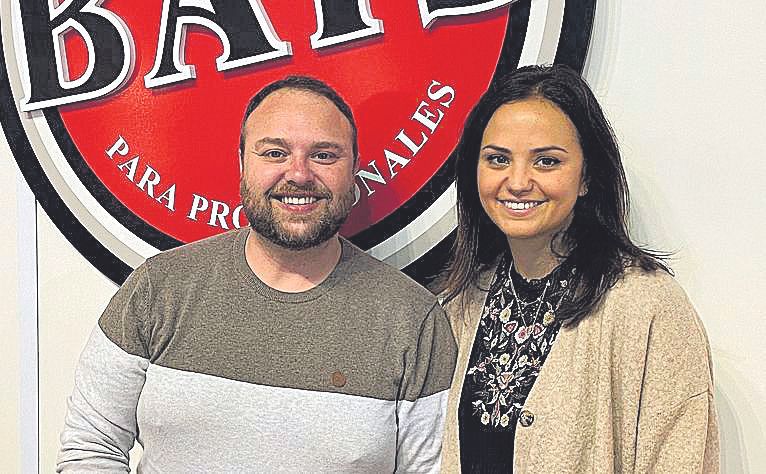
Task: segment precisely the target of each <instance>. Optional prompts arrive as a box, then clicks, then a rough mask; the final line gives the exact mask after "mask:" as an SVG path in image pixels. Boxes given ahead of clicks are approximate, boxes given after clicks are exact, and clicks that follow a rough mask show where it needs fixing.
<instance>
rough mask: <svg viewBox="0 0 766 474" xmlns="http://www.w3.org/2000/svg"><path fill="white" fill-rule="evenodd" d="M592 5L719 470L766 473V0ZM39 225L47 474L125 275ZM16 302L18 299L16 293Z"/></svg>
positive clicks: (636, 223) (2, 448)
mask: <svg viewBox="0 0 766 474" xmlns="http://www.w3.org/2000/svg"><path fill="white" fill-rule="evenodd" d="M598 4H599V5H598V10H597V21H596V27H595V32H594V37H593V42H592V46H591V51H590V55H589V61H588V63H587V66H586V71H585V75H586V78H587V79H588V80H589V82H590V83H591V85H592V86H593V88H594V90H595V91H596V93H597V95H598V96H599V98H600V99H601V101H602V103H603V105H604V107H605V109H606V112H607V115H608V116H609V117H610V119H611V121H612V123H613V125H614V127H615V129H616V130H617V134H618V137H619V139H620V142H621V144H622V149H623V152H624V156H625V162H626V167H627V170H628V175H629V181H630V184H631V187H632V191H633V196H632V197H633V199H632V201H633V211H634V214H633V216H632V219H631V222H632V225H633V232H634V235H635V236H636V237H637V238H638V239H639V240H640V241H641V242H644V243H646V244H649V245H651V246H653V247H658V248H662V249H667V250H675V251H677V253H676V257H675V259H674V261H673V266H674V268H675V269H676V273H677V277H678V279H679V280H680V281H681V283H682V284H683V285H684V287H685V288H686V289H687V291H688V293H689V295H690V297H691V299H692V300H693V301H694V303H695V305H696V306H697V308H698V310H699V312H700V315H701V317H702V319H703V321H704V322H705V324H706V326H707V329H708V334H709V336H710V342H711V345H712V348H713V358H714V363H715V371H716V387H717V397H718V398H717V403H718V410H719V415H720V418H721V429H722V447H723V472H725V473H740V472H743V473H760V472H766V450H764V449H763V448H764V447H766V435H765V434H764V433H765V428H764V427H766V371H764V369H763V367H766V350H764V349H763V348H762V344H763V341H764V340H766V323H764V322H762V320H763V318H764V317H765V316H766V311H764V309H763V308H764V306H763V304H762V300H761V298H759V296H760V295H763V294H766V276H764V273H763V272H762V271H761V267H762V266H763V265H764V264H765V263H766V258H765V257H766V255H764V254H765V253H766V252H765V251H764V250H762V248H763V247H762V245H763V244H762V242H765V241H766V219H765V218H766V211H764V205H766V199H764V197H763V194H762V190H761V189H762V183H763V182H764V181H766V158H764V157H766V138H764V137H763V132H762V130H763V128H764V126H763V124H764V119H763V113H764V111H765V109H766V74H765V73H766V62H765V61H764V59H762V58H763V54H762V49H763V44H764V43H766V41H764V40H766V34H764V33H763V28H762V24H763V18H766V3H764V2H762V1H761V0H741V1H739V2H736V3H735V4H726V3H719V2H707V5H708V6H705V5H703V2H699V1H692V0H677V1H674V2H667V1H660V0H643V1H635V0H633V1H628V0H598ZM758 132H761V133H758ZM1 158H3V160H1V161H3V164H2V165H0V185H2V187H3V189H8V187H9V186H12V184H9V183H13V182H15V181H14V180H15V177H13V176H12V174H13V173H14V171H13V167H12V166H8V165H7V163H6V162H7V160H5V158H6V157H5V156H2V157H1ZM11 194H13V193H11ZM8 199H10V201H9V200H8ZM15 209H16V203H15V201H14V200H13V196H11V198H7V197H6V196H3V198H2V200H0V212H1V213H2V214H0V218H2V219H3V222H4V223H7V222H10V223H11V227H13V215H14V212H16V211H15ZM37 225H38V228H39V229H38V239H37V246H38V248H39V256H38V258H39V261H40V273H39V294H40V298H39V301H40V314H39V326H40V336H39V337H40V343H41V349H40V406H41V415H40V433H41V434H40V459H41V471H42V472H50V471H51V467H52V465H53V462H54V461H53V460H54V458H55V451H56V444H57V434H58V431H59V430H60V427H61V423H62V419H63V412H64V404H65V398H66V396H67V395H68V393H69V392H70V390H71V383H72V382H71V381H72V372H73V367H74V363H75V360H76V357H77V354H78V353H79V351H80V349H81V347H82V344H83V342H84V340H85V338H86V337H87V334H88V332H89V330H90V327H91V326H92V325H93V324H94V323H95V321H96V319H97V317H98V315H99V313H100V311H101V309H102V308H103V307H104V306H105V305H106V302H107V301H108V298H109V297H110V296H111V294H112V293H113V292H114V291H115V287H114V285H112V284H111V283H110V282H109V281H108V280H107V279H106V278H104V277H103V276H102V275H100V274H99V273H98V272H97V271H96V270H95V269H93V268H92V267H91V266H90V265H89V264H88V263H87V262H86V261H85V260H84V258H82V257H81V256H80V255H79V254H77V252H76V251H75V250H74V249H73V248H72V247H71V246H70V245H69V244H68V242H66V240H65V239H64V238H63V237H62V236H61V235H60V234H59V233H58V231H57V230H56V229H55V227H53V226H52V225H51V224H50V221H49V220H48V219H47V217H46V216H44V215H39V217H38V220H37ZM0 235H1V236H2V238H3V243H4V244H6V245H7V248H4V249H3V252H4V253H3V255H2V256H3V260H4V261H5V262H13V261H14V258H16V254H14V252H13V246H14V245H18V244H19V242H17V241H16V240H14V237H13V236H15V235H16V229H15V228H11V229H10V230H9V229H8V228H6V227H5V224H4V227H3V230H2V234H0ZM6 254H8V255H6ZM13 278H15V276H14V274H12V273H10V274H9V273H3V280H2V281H1V282H0V284H1V285H2V287H3V288H4V289H3V292H4V293H3V295H4V296H6V298H8V299H10V300H13V301H18V298H19V295H18V294H17V293H16V292H14V291H13V290H8V288H11V287H13V286H14V282H13V281H12V280H13ZM6 280H8V281H6ZM8 291H10V292H8ZM6 292H8V293H6ZM11 309H12V310H14V309H15V311H16V313H17V314H18V313H19V311H20V308H18V307H17V306H14V305H13V304H11ZM18 326H19V324H18V317H17V318H16V319H15V320H14V317H13V315H10V318H6V317H5V315H3V317H2V318H0V330H2V333H3V334H9V335H11V337H6V341H5V343H4V344H2V345H0V348H1V349H0V350H2V351H3V352H2V354H0V357H2V359H3V360H4V362H5V361H6V360H9V361H10V366H9V368H8V369H6V368H5V367H3V374H7V373H9V374H10V375H11V376H10V377H9V380H11V385H10V388H9V389H7V390H5V391H3V392H0V403H2V404H3V410H4V411H3V412H2V416H3V418H2V419H0V421H1V422H2V423H3V424H2V426H3V428H2V430H3V433H2V434H0V439H3V440H4V443H2V444H0V459H2V466H1V467H2V470H3V471H4V472H14V471H16V470H17V469H16V468H15V466H18V465H19V464H18V463H19V462H20V461H19V460H17V459H15V457H17V456H16V455H15V454H14V453H18V449H17V446H18V443H19V439H20V438H19V437H18V425H19V424H20V423H21V424H22V425H23V424H24V423H25V422H26V420H25V419H23V418H20V415H19V414H18V413H19V411H18V410H19V409H18V404H16V405H14V402H13V400H14V399H17V397H15V396H14V394H13V391H14V389H16V390H17V389H18V387H19V384H18V383H16V384H14V376H15V375H18V373H19V372H18V371H19V364H18V362H17V360H18V354H19V351H20V350H21V349H20V348H19V347H18V344H17V343H16V342H15V341H16V340H17V339H15V338H13V337H12V336H13V334H18ZM14 357H15V359H14ZM6 370H8V371H9V372H6ZM3 388H4V389H5V388H6V387H3ZM6 407H10V411H6ZM6 418H7V420H6ZM19 420H20V423H19ZM6 453H9V455H7V456H6ZM9 460H10V461H9ZM8 462H10V464H7V463H8ZM6 468H10V469H6Z"/></svg>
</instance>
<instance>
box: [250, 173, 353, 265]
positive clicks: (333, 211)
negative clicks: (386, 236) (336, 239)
mask: <svg viewBox="0 0 766 474" xmlns="http://www.w3.org/2000/svg"><path fill="white" fill-rule="evenodd" d="M277 191H278V192H279V193H296V192H301V191H302V192H305V193H309V194H312V195H319V196H322V199H321V200H320V203H321V201H325V202H326V203H327V206H326V207H324V208H320V210H321V212H317V211H315V212H312V213H309V214H307V215H305V216H301V217H302V219H301V218H299V217H297V216H296V217H294V218H293V219H292V222H300V223H302V224H303V227H302V228H301V229H300V230H292V229H290V223H291V222H290V221H287V222H284V221H283V219H281V218H280V217H278V214H279V213H278V212H274V211H275V210H274V206H273V203H272V202H271V197H270V196H271V195H272V194H274V193H275V192H277ZM239 193H240V196H241V197H242V210H243V211H244V213H245V216H247V220H248V221H249V222H250V227H251V228H252V229H253V230H254V231H255V232H257V233H258V234H259V235H261V236H263V237H264V238H266V239H267V240H269V241H270V242H272V243H274V244H277V245H279V246H280V247H283V248H286V249H290V250H305V249H309V248H312V247H316V246H318V245H319V244H322V243H324V242H326V241H328V240H330V238H332V236H334V235H335V234H336V233H337V232H338V230H340V227H341V226H342V225H343V223H344V222H345V221H346V218H348V215H349V214H350V213H351V208H352V207H353V205H354V189H353V187H351V188H349V190H348V192H346V193H344V194H342V195H340V196H337V199H336V196H334V195H333V194H332V193H331V192H330V191H328V190H322V189H318V188H317V187H316V186H315V185H314V184H309V185H306V186H296V185H292V184H289V185H284V186H279V188H278V189H274V188H273V189H271V190H269V191H267V192H266V193H264V194H259V193H257V192H255V191H253V190H252V189H250V187H249V186H248V185H247V182H246V180H245V179H244V177H243V178H242V179H241V180H240V185H239Z"/></svg>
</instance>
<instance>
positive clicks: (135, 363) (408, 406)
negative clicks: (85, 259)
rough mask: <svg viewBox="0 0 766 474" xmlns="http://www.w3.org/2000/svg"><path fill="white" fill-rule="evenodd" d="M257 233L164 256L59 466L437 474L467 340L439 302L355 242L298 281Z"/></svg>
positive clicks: (145, 270) (85, 373) (95, 365)
mask: <svg viewBox="0 0 766 474" xmlns="http://www.w3.org/2000/svg"><path fill="white" fill-rule="evenodd" d="M247 232H248V230H247V229H243V230H239V231H233V232H229V233H226V234H223V235H220V236H217V237H213V238H210V239H206V240H204V241H200V242H197V243H194V244H190V245H186V246H183V247H179V248H177V249H175V250H172V251H169V252H165V253H162V254H160V255H157V256H155V257H153V258H151V259H149V260H147V262H146V263H145V264H144V265H142V266H141V267H139V268H138V269H137V270H136V271H135V272H134V273H133V274H132V275H131V276H130V277H129V278H128V280H127V281H126V282H125V284H124V285H123V286H122V287H121V288H120V290H119V291H118V292H117V294H116V295H115V296H114V298H113V299H112V301H111V302H110V303H109V305H108V307H107V309H106V310H105V312H104V314H103V315H102V316H101V318H100V320H99V323H98V326H97V327H96V328H95V329H94V331H93V333H92V335H91V337H90V340H89V341H88V343H87V346H86V347H85V350H84V351H83V353H82V356H81V358H80V361H79V365H78V368H77V371H76V376H75V388H74V392H73V394H72V396H71V397H70V399H69V410H68V412H67V416H66V422H65V429H64V431H63V432H62V434H61V443H62V447H61V452H60V454H59V459H58V471H59V472H72V471H84V470H98V471H102V472H104V471H108V472H126V471H128V470H129V467H128V454H127V453H128V451H129V450H130V449H131V447H132V446H133V444H134V441H135V440H137V441H138V442H139V443H140V444H141V445H142V446H143V448H144V454H143V457H142V458H141V461H140V464H139V472H163V473H165V472H375V473H382V472H394V471H396V472H436V471H438V469H439V458H440V449H441V433H442V429H443V421H444V413H445V408H446V402H447V390H448V388H449V384H450V381H451V376H452V373H453V369H454V363H455V357H456V347H455V343H454V340H453V337H452V333H451V330H450V326H449V323H448V320H447V318H446V316H445V314H444V312H443V310H442V309H441V308H440V307H439V306H438V304H437V302H436V299H435V298H434V297H433V296H432V295H431V294H430V293H428V292H427V291H426V290H424V289H423V288H421V287H420V286H418V285H417V284H416V283H415V282H413V281H412V280H410V279H409V278H408V277H406V276H404V275H403V274H402V273H400V272H398V271H397V270H395V269H393V268H391V267H389V266H387V265H385V264H383V263H381V262H379V261H377V260H375V259H373V258H372V257H370V256H368V255H366V254H364V252H362V251H361V250H359V249H357V248H356V247H354V246H353V245H351V244H350V243H348V242H347V241H343V245H342V255H341V259H340V262H339V263H338V265H337V266H336V268H335V269H334V270H333V272H332V273H331V274H330V276H329V277H328V278H327V279H326V280H325V281H324V282H322V283H321V284H320V285H318V286H317V287H315V288H313V289H311V290H309V291H305V292H302V293H283V292H280V291H277V290H274V289H272V288H270V287H268V286H267V285H265V284H264V283H263V282H261V281H260V280H259V279H258V278H257V277H256V276H255V275H254V274H253V272H252V271H251V270H250V268H249V266H248V265H247V262H246V260H245V253H244V248H245V241H246V238H247Z"/></svg>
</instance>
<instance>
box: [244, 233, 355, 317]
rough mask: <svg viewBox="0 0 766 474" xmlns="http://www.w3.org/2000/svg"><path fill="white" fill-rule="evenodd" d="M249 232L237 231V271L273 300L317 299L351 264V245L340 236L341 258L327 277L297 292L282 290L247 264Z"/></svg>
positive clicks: (263, 294)
mask: <svg viewBox="0 0 766 474" xmlns="http://www.w3.org/2000/svg"><path fill="white" fill-rule="evenodd" d="M249 233H250V228H249V227H244V228H242V229H240V230H239V231H238V233H237V238H236V239H235V240H234V245H233V248H232V252H233V255H232V257H233V259H234V266H235V268H236V269H237V273H239V275H240V276H241V277H242V279H243V280H244V282H245V283H246V285H247V288H252V289H254V290H255V291H257V292H258V293H260V294H261V295H262V296H264V297H265V298H268V299H270V300H273V301H279V302H284V303H304V302H307V301H312V300H316V299H317V298H320V297H322V296H323V295H324V294H325V293H327V292H328V291H330V290H331V289H332V288H334V287H335V286H336V285H337V284H338V282H340V281H341V280H342V277H343V275H345V274H346V273H347V269H348V267H349V265H350V264H351V246H350V245H349V243H348V242H347V241H346V239H344V238H342V237H339V240H340V244H341V253H340V259H339V260H338V263H337V264H336V265H335V268H333V270H332V271H331V272H330V274H329V275H327V278H325V279H324V280H323V281H322V282H320V283H319V284H318V285H317V286H315V287H313V288H310V289H308V290H306V291H301V292H297V293H288V292H285V291H280V290H277V289H275V288H272V287H270V286H269V285H267V284H266V283H264V282H263V280H261V279H260V278H258V276H257V275H256V274H255V273H254V272H253V270H252V269H251V268H250V266H249V265H248V264H247V257H246V255H245V244H246V243H247V236H248V234H249Z"/></svg>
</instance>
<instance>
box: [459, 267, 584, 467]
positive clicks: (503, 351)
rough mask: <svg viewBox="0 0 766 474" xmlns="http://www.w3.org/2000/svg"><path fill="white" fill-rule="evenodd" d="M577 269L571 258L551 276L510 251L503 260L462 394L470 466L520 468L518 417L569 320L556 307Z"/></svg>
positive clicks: (463, 452) (464, 453)
mask: <svg viewBox="0 0 766 474" xmlns="http://www.w3.org/2000/svg"><path fill="white" fill-rule="evenodd" d="M573 274H574V269H573V268H572V267H571V266H570V265H568V264H567V262H564V263H563V264H562V265H560V266H558V267H557V268H556V269H554V270H553V272H551V273H550V274H549V275H548V276H546V277H543V278H541V279H535V280H525V279H524V278H523V277H522V276H521V275H519V274H518V273H517V272H516V271H515V270H514V269H513V265H512V260H511V257H510V254H506V255H505V256H504V257H503V258H502V259H501V261H500V263H499V265H498V267H497V270H496V271H495V276H494V278H493V280H492V283H491V285H490V288H489V292H488V293H487V299H486V300H485V303H484V308H483V311H482V315H481V320H480V322H479V327H478V330H477V332H476V337H475V339H474V343H473V348H472V350H471V356H470V358H469V360H468V369H467V371H466V375H465V382H464V384H463V391H462V394H461V399H460V407H459V414H458V416H459V423H460V457H461V464H462V468H463V472H477V473H478V472H481V473H492V472H503V473H507V472H512V470H513V437H514V433H515V428H516V423H517V421H518V419H519V414H520V413H521V411H522V409H523V407H524V402H525V401H526V399H527V396H528V395H529V392H530V390H531V389H532V385H533V384H534V383H535V380H536V379H537V375H538V374H539V373H540V369H541V368H542V366H543V363H544V362H545V358H546V357H547V356H548V353H549V352H550V349H551V346H552V344H553V343H554V341H555V339H556V335H557V334H558V331H559V328H560V327H561V323H560V321H558V320H557V319H556V311H557V310H558V309H559V307H560V306H561V304H562V303H564V302H565V300H566V299H567V298H568V296H569V291H570V287H571V285H570V284H569V283H570V281H571V280H572V278H571V277H572V275H573ZM514 290H515V292H514ZM516 295H518V298H517V297H516Z"/></svg>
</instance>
